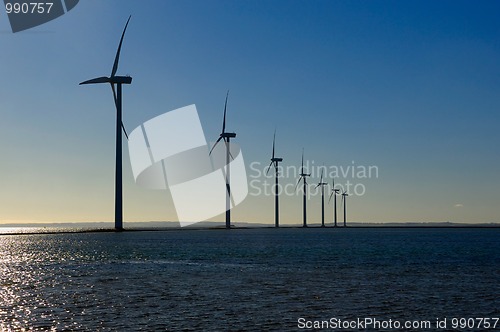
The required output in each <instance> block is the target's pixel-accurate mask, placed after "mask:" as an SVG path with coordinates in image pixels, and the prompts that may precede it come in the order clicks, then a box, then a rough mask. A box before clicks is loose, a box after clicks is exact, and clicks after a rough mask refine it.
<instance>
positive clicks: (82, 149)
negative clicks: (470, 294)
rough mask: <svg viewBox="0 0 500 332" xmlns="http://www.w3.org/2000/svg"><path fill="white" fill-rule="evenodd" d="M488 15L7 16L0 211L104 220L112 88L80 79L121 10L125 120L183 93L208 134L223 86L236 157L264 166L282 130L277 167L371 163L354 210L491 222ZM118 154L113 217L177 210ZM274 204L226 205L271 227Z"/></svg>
mask: <svg viewBox="0 0 500 332" xmlns="http://www.w3.org/2000/svg"><path fill="white" fill-rule="evenodd" d="M499 13H500V3H499V2H498V1H482V2H479V3H477V2H472V1H439V2H435V1H212V0H211V1H185V0H183V1H160V0H156V1H155V0H150V1H138V0H130V1H124V0H121V1H118V0H116V1H111V0H106V1H102V0H88V1H81V2H80V3H79V4H78V6H77V7H75V8H74V9H73V10H72V11H70V12H69V13H67V14H66V15H64V16H62V17H60V18H58V19H56V20H54V21H52V22H49V23H47V24H45V25H42V26H40V27H37V28H34V29H31V30H28V31H25V32H20V33H16V34H13V33H12V32H10V27H9V24H8V20H7V15H6V14H5V13H1V14H0V38H1V40H2V44H3V45H2V52H1V53H0V61H1V62H0V63H1V65H0V73H1V78H2V79H1V83H0V84H1V85H0V88H1V90H0V91H1V98H0V112H1V114H2V121H0V138H1V139H0V142H1V143H0V155H1V156H2V158H1V161H0V183H1V186H0V188H1V189H0V202H1V204H0V206H1V208H0V222H4V223H6V222H12V221H16V222H22V221H46V222H47V221H54V222H60V221H110V220H112V219H113V212H114V210H113V208H114V206H113V201H114V176H113V173H114V135H115V134H114V117H115V112H114V109H113V101H112V95H111V91H110V89H109V87H107V86H85V87H82V86H78V83H79V82H81V81H83V80H85V79H89V78H93V77H97V76H102V75H109V73H110V71H111V67H112V63H113V59H114V54H115V51H116V47H117V44H118V41H119V37H120V33H121V31H122V29H123V26H124V24H125V21H126V19H127V17H128V15H130V14H131V15H132V19H131V21H130V25H129V29H128V31H127V35H126V37H125V41H124V44H123V49H122V56H121V62H120V67H119V70H118V73H119V74H130V75H131V76H132V77H133V84H132V85H131V86H126V87H125V88H124V122H125V125H126V127H127V128H128V130H129V131H131V130H132V129H133V128H135V127H137V126H138V125H140V124H141V123H143V122H144V121H147V120H149V119H151V118H153V117H154V116H156V115H159V114H162V113H164V112H167V111H169V110H172V109H175V108H178V107H182V106H186V105H189V104H193V103H194V104H196V106H197V108H198V112H199V115H200V118H201V121H202V124H203V128H204V131H205V135H206V136H207V139H208V140H215V139H216V138H217V137H218V134H219V132H220V126H221V116H222V114H221V113H222V107H223V103H224V97H225V92H226V90H227V89H230V90H231V93H230V97H229V108H228V112H229V113H228V127H229V128H228V129H229V130H233V131H235V132H237V134H238V136H237V139H236V142H237V143H239V144H240V145H241V147H242V151H243V153H244V158H245V161H246V163H247V166H248V165H250V163H252V162H260V163H261V164H262V167H263V166H264V165H266V164H268V162H269V158H270V152H271V143H272V135H273V130H274V128H275V127H277V131H278V137H277V140H278V141H277V149H278V151H279V154H280V156H282V157H283V158H284V163H283V166H291V165H295V166H298V165H299V164H300V155H301V150H302V147H304V148H305V157H306V159H307V160H309V161H311V162H312V161H314V163H315V165H321V164H325V165H327V166H331V165H336V166H348V165H352V164H353V161H354V164H355V165H365V166H369V165H376V166H377V167H378V169H379V177H378V178H372V179H354V180H355V182H358V183H361V184H362V185H363V186H364V187H365V189H366V193H365V194H364V195H363V196H352V197H349V199H350V200H349V220H353V221H365V222H387V221H398V222H410V221H456V222H499V219H498V218H499V215H500V207H499V206H498V201H499V198H500V195H499V193H498V192H497V188H498V187H499V185H500V175H499V173H498V169H499V168H498V165H499V164H500V155H499V153H498V146H499V143H500V133H499V131H498V130H497V128H496V127H497V126H498V124H499V123H500V121H499V120H500V115H499V110H500V99H499V96H500V60H499V59H500V20H499ZM124 151H125V152H124V205H125V209H124V216H125V221H149V220H175V219H176V215H175V209H174V207H173V203H172V200H171V197H170V194H169V193H168V192H165V191H150V190H146V189H143V188H140V187H138V186H136V185H135V183H134V180H133V177H132V173H131V170H130V164H129V163H128V153H127V149H126V145H125V149H124ZM248 171H249V172H250V174H251V170H250V169H248ZM262 180H263V179H262ZM344 180H347V179H337V181H338V182H340V183H342V182H343V181H344ZM268 181H272V179H268ZM282 181H283V183H293V182H295V181H296V179H294V178H287V179H283V180H282ZM328 181H331V180H330V179H329V180H328ZM310 182H311V183H316V182H318V179H317V178H313V179H311V180H310ZM319 204H320V198H319V196H313V197H311V199H310V201H309V220H310V221H311V222H317V221H319V217H320V210H319ZM273 208H274V207H273V200H272V198H271V197H267V196H263V195H261V196H259V197H253V196H251V197H248V198H247V199H246V200H245V202H244V203H243V204H241V205H240V206H238V207H236V208H235V209H234V211H233V218H234V220H237V221H250V222H263V223H269V224H271V223H272V222H273ZM301 208H302V207H301V197H300V196H299V195H297V196H295V195H291V196H288V197H285V196H283V197H282V221H283V222H284V223H290V224H293V223H297V224H298V223H300V222H301ZM328 208H329V209H331V205H330V206H328ZM327 218H329V219H331V211H330V210H328V212H327ZM222 219H223V216H218V217H216V218H213V220H222Z"/></svg>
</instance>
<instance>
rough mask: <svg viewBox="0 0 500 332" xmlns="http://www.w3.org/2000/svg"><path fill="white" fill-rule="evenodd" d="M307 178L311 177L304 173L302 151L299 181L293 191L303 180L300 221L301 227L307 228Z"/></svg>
mask: <svg viewBox="0 0 500 332" xmlns="http://www.w3.org/2000/svg"><path fill="white" fill-rule="evenodd" d="M308 176H311V174H310V173H309V174H306V173H304V149H302V166H301V168H300V177H299V181H297V185H296V186H295V190H297V186H298V185H299V183H300V180H303V181H304V182H303V191H304V198H303V203H302V204H303V205H302V213H303V215H302V219H303V225H302V227H307V206H306V201H307V200H306V189H307V180H306V178H307V177H308Z"/></svg>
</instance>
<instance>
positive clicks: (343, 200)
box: [342, 191, 349, 227]
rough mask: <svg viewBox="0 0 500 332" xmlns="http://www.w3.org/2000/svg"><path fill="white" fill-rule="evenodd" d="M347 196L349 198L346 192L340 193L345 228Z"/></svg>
mask: <svg viewBox="0 0 500 332" xmlns="http://www.w3.org/2000/svg"><path fill="white" fill-rule="evenodd" d="M347 196H349V195H348V194H347V192H346V191H344V192H343V193H342V205H343V206H344V227H347V224H346V221H345V211H346V205H347V198H346V197H347Z"/></svg>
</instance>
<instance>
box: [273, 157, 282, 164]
mask: <svg viewBox="0 0 500 332" xmlns="http://www.w3.org/2000/svg"><path fill="white" fill-rule="evenodd" d="M282 161H283V158H271V162H273V163H275V162H278V163H281V162H282Z"/></svg>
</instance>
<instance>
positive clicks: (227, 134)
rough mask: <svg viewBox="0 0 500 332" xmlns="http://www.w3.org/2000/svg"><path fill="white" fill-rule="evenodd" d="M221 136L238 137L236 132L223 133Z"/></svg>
mask: <svg viewBox="0 0 500 332" xmlns="http://www.w3.org/2000/svg"><path fill="white" fill-rule="evenodd" d="M220 137H223V138H235V137H236V133H221V134H220Z"/></svg>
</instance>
